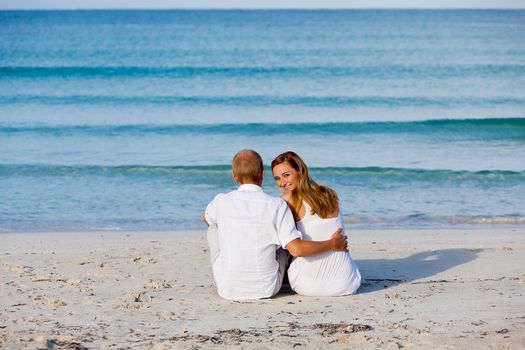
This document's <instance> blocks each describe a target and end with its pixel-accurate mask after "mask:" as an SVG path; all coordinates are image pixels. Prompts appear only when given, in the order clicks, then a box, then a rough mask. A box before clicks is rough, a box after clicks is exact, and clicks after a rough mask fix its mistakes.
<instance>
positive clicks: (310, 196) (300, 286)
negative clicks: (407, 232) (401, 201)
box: [203, 150, 361, 300]
mask: <svg viewBox="0 0 525 350" xmlns="http://www.w3.org/2000/svg"><path fill="white" fill-rule="evenodd" d="M272 172H273V177H274V180H275V182H276V184H277V186H279V187H280V188H281V190H282V191H283V195H282V196H281V198H282V199H280V198H274V197H271V196H269V195H267V194H265V193H264V192H263V190H262V189H261V185H262V182H263V176H264V168H263V162H262V158H261V156H260V155H259V154H258V153H257V152H255V151H252V150H242V151H240V152H238V153H237V154H236V155H235V157H234V158H233V162H232V175H233V179H234V180H235V182H236V183H238V184H239V185H240V187H239V188H238V189H237V190H235V191H232V192H230V193H226V194H224V193H221V194H218V195H217V196H216V197H215V198H214V199H213V200H212V201H211V202H210V204H208V206H207V207H206V211H205V213H204V214H203V218H204V220H205V222H206V223H207V224H208V226H209V227H208V245H209V248H210V255H211V261H212V267H213V275H214V278H215V283H216V285H217V290H218V293H219V295H220V296H221V297H223V298H226V299H233V300H244V299H260V298H268V297H272V296H274V295H275V294H277V293H278V292H279V290H280V288H281V286H282V283H283V278H284V276H285V274H286V271H287V269H288V279H289V283H290V286H291V288H292V289H293V290H294V291H295V292H297V293H299V294H302V295H309V296H337V295H348V294H353V293H355V291H356V290H357V288H359V285H360V282H361V275H360V274H359V271H358V269H357V266H356V265H355V263H354V261H353V260H352V258H351V257H350V254H349V253H348V251H347V238H346V236H345V234H344V228H343V221H342V218H341V213H340V211H339V201H338V198H337V194H336V193H335V192H334V191H333V190H331V189H330V188H328V187H325V186H322V185H319V184H317V183H316V182H315V181H314V180H313V179H312V178H311V177H310V175H309V174H308V168H307V167H306V164H305V163H304V162H303V160H302V159H301V158H300V157H299V156H298V155H297V154H295V153H293V152H286V153H283V154H281V155H279V156H277V157H276V158H275V159H274V160H273V162H272ZM281 247H282V248H281ZM290 254H291V255H292V256H293V260H292V262H291V264H290V263H289V262H290Z"/></svg>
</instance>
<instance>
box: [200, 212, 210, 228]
mask: <svg viewBox="0 0 525 350" xmlns="http://www.w3.org/2000/svg"><path fill="white" fill-rule="evenodd" d="M202 221H204V223H205V224H206V226H210V224H208V221H206V214H205V213H202Z"/></svg>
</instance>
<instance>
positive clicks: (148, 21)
mask: <svg viewBox="0 0 525 350" xmlns="http://www.w3.org/2000/svg"><path fill="white" fill-rule="evenodd" d="M524 42H525V11H495V10H490V11H481V10H475V11H470V10H457V11H456V10H454V11H452V10H448V11H413V10H399V11H397V10H392V11H373V10H365V11H187V10H186V11H20V12H17V11H2V12H0V151H1V152H0V231H31V230H34V231H43V230H98V229H107V230H119V229H127V230H170V229H180V228H201V227H202V226H201V222H200V218H199V217H200V213H201V212H202V210H203V209H204V207H205V206H206V204H207V203H208V202H209V201H210V200H211V199H212V198H213V196H214V195H215V194H216V193H218V192H224V191H229V190H231V189H233V188H234V187H235V186H234V184H233V182H232V181H231V178H230V175H229V172H230V170H229V165H228V164H229V163H230V160H231V157H232V156H233V154H234V153H235V152H236V151H238V150H239V149H242V148H253V149H255V150H257V151H259V152H260V153H261V155H262V156H263V158H264V160H265V162H266V164H268V163H269V162H270V161H271V160H272V159H273V157H274V156H275V155H277V154H279V153H281V152H283V151H285V150H294V151H296V152H297V153H299V154H300V155H301V156H302V157H303V158H304V159H305V161H306V162H307V163H308V164H309V165H310V166H311V167H312V173H313V175H314V177H315V178H317V179H318V180H319V181H321V182H323V183H325V184H327V185H329V186H331V187H332V188H334V189H335V190H336V191H337V192H338V193H339V196H340V199H341V208H342V211H343V213H344V216H345V220H346V221H347V223H348V224H349V225H350V227H352V226H353V227H364V228H371V227H387V228H394V227H395V228H398V227H402V228H403V227H441V228H450V227H458V226H461V227H463V226H470V225H481V226H482V227H490V226H492V225H523V224H525V196H524V195H523V193H525V95H524V94H523V91H525V47H524V46H523V43H524ZM269 173H270V170H269V169H267V174H269ZM264 188H265V190H266V191H268V192H270V193H271V194H274V195H278V190H277V188H276V187H275V186H274V184H273V183H272V181H271V177H270V176H268V178H267V181H266V182H265V184H264Z"/></svg>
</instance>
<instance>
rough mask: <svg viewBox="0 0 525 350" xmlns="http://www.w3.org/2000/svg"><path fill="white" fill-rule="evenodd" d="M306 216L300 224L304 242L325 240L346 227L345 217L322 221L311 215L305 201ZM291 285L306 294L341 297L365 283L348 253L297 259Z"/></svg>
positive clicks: (294, 261) (290, 271) (293, 262)
mask: <svg viewBox="0 0 525 350" xmlns="http://www.w3.org/2000/svg"><path fill="white" fill-rule="evenodd" d="M304 206H305V208H306V214H305V216H304V217H303V219H302V220H301V221H299V222H297V228H298V229H299V231H301V233H302V234H303V239H305V240H310V241H324V240H328V239H330V236H331V235H332V233H333V232H334V231H336V230H337V229H338V228H340V227H341V228H344V225H343V219H342V217H341V214H339V215H338V216H337V217H334V218H327V219H322V218H320V217H319V216H318V215H311V213H310V210H311V209H310V207H309V206H308V204H307V203H306V202H304ZM288 278H289V280H290V286H291V287H292V289H293V290H294V291H296V292H297V293H299V294H302V295H310V296H337V295H347V294H353V293H355V292H356V290H357V289H358V288H359V286H360V284H361V274H360V273H359V270H358V268H357V265H356V264H355V262H354V261H353V260H352V258H351V257H350V254H349V253H348V252H335V251H331V252H327V253H324V254H319V255H315V256H310V257H298V258H294V260H293V261H292V263H291V264H290V268H289V269H288Z"/></svg>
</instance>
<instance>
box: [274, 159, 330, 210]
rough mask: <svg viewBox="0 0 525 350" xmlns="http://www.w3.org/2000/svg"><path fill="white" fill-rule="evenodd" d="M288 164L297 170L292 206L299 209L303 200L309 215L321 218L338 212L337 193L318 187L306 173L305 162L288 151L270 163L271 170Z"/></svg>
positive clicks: (327, 188) (324, 187) (321, 186)
mask: <svg viewBox="0 0 525 350" xmlns="http://www.w3.org/2000/svg"><path fill="white" fill-rule="evenodd" d="M284 162H288V163H289V164H290V165H291V166H292V168H294V169H295V170H297V173H298V178H299V181H298V182H297V186H296V187H295V189H294V190H293V191H292V198H291V200H292V203H291V204H292V205H293V206H294V207H295V206H296V204H298V205H297V206H299V207H300V205H302V201H303V200H304V201H305V202H306V203H308V205H309V206H310V208H312V210H311V214H312V215H314V214H317V215H319V216H320V217H321V218H327V217H329V216H331V215H333V214H334V213H336V212H338V210H339V198H337V193H335V191H334V190H332V189H331V188H329V187H326V186H323V185H319V184H318V183H317V182H315V181H314V180H313V179H312V178H311V177H310V174H309V173H308V167H307V166H306V164H305V162H304V161H303V160H302V159H301V157H299V156H298V155H297V154H296V153H295V152H292V151H288V152H284V153H282V154H279V155H278V156H277V157H275V159H274V160H273V161H272V170H273V168H274V167H276V166H277V165H279V164H282V163H284Z"/></svg>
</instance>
